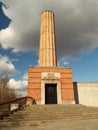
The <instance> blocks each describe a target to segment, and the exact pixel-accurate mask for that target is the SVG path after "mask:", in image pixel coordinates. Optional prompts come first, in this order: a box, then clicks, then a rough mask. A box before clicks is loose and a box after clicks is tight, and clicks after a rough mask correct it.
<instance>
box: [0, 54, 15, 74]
mask: <svg viewBox="0 0 98 130" xmlns="http://www.w3.org/2000/svg"><path fill="white" fill-rule="evenodd" d="M16 73H17V70H16V69H15V66H14V65H13V63H12V61H11V59H10V58H9V57H7V56H6V55H4V56H2V55H0V76H2V75H9V76H11V75H14V74H16Z"/></svg>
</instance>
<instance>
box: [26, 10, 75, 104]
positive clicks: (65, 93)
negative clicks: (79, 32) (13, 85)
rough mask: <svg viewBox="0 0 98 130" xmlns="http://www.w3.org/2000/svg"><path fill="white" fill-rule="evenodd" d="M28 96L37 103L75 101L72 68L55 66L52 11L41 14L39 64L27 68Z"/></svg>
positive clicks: (68, 102)
mask: <svg viewBox="0 0 98 130" xmlns="http://www.w3.org/2000/svg"><path fill="white" fill-rule="evenodd" d="M28 96H29V97H33V98H34V99H35V100H36V102H37V104H74V103H75V97H74V87H73V80H72V68H64V67H60V66H57V57H56V39H55V21H54V13H53V12H52V11H43V12H42V14H41V26H40V47H39V65H38V66H35V67H32V66H29V68H28Z"/></svg>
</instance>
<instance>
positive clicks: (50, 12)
mask: <svg viewBox="0 0 98 130" xmlns="http://www.w3.org/2000/svg"><path fill="white" fill-rule="evenodd" d="M44 12H50V13H52V14H54V12H53V11H51V10H43V11H42V13H41V14H43V13H44Z"/></svg>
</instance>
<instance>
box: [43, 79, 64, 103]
mask: <svg viewBox="0 0 98 130" xmlns="http://www.w3.org/2000/svg"><path fill="white" fill-rule="evenodd" d="M45 84H57V104H62V102H61V84H60V80H56V79H54V80H51V79H50V80H49V79H48V80H42V81H41V104H45Z"/></svg>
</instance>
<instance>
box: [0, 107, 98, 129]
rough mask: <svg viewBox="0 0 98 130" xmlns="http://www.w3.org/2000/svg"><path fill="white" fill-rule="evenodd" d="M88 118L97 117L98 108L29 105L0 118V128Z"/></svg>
mask: <svg viewBox="0 0 98 130" xmlns="http://www.w3.org/2000/svg"><path fill="white" fill-rule="evenodd" d="M90 119H98V108H94V107H87V106H83V105H31V106H28V107H26V108H24V109H22V110H20V111H18V112H15V113H13V114H11V115H10V116H9V117H5V118H4V119H3V120H0V130H10V129H11V128H12V127H18V128H19V127H21V126H36V125H39V124H42V123H47V122H51V123H52V122H55V121H65V120H77V121H78V120H90ZM13 130H14V129H13Z"/></svg>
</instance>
